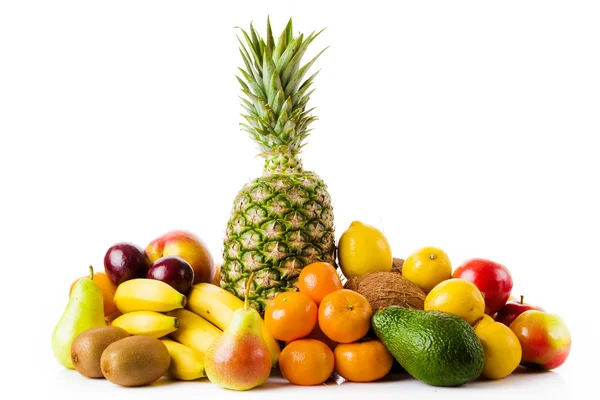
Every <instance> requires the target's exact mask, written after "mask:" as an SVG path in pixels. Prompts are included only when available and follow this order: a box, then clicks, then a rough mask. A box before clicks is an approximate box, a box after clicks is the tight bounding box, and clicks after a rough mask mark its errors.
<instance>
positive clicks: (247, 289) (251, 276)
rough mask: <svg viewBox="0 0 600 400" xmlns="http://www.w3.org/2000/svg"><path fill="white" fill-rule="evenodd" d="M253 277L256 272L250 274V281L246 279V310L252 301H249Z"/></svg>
mask: <svg viewBox="0 0 600 400" xmlns="http://www.w3.org/2000/svg"><path fill="white" fill-rule="evenodd" d="M253 278H254V272H253V273H251V274H250V277H249V278H248V281H246V293H245V294H244V310H247V309H248V308H249V307H250V302H249V301H248V293H249V292H250V284H251V282H252V279H253Z"/></svg>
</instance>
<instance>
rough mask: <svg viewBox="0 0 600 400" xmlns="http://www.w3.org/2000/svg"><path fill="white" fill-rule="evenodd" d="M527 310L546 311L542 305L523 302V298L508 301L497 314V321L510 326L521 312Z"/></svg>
mask: <svg viewBox="0 0 600 400" xmlns="http://www.w3.org/2000/svg"><path fill="white" fill-rule="evenodd" d="M527 310H537V311H544V309H543V308H542V307H538V306H534V305H531V304H527V303H523V299H522V298H521V300H520V301H517V300H513V301H509V302H507V303H506V304H505V305H504V306H502V308H501V309H500V310H498V313H497V314H496V318H495V319H496V322H500V323H502V324H504V325H506V326H510V324H512V322H513V321H514V320H515V319H516V318H517V317H518V316H519V315H521V314H523V313H524V312H525V311H527Z"/></svg>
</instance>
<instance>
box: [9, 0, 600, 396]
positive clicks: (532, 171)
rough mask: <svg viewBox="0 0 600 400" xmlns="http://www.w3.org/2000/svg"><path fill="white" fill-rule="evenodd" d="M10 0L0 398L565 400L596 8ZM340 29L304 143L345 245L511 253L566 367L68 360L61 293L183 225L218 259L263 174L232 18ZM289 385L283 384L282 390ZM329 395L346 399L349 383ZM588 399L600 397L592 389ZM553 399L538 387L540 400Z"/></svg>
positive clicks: (586, 331) (587, 380)
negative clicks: (227, 370)
mask: <svg viewBox="0 0 600 400" xmlns="http://www.w3.org/2000/svg"><path fill="white" fill-rule="evenodd" d="M395 3H396V2H391V1H390V2H383V1H368V2H367V1H363V2H355V1H346V2H333V1H331V2H325V1H309V0H304V1H301V2H300V1H254V2H250V1H221V2H216V1H214V2H201V1H170V2H166V1H165V2H158V1H147V0H146V1H102V2H90V1H39V2H33V1H3V2H2V3H0V4H1V5H0V135H1V141H0V143H1V144H0V167H1V168H0V181H1V193H2V194H1V195H0V202H1V207H0V234H1V238H0V249H1V251H2V266H1V268H2V271H3V279H2V289H1V290H0V296H2V303H0V304H2V305H3V311H4V317H3V318H2V320H3V322H2V329H1V330H0V331H1V335H2V339H3V340H2V343H3V344H2V348H3V349H2V356H3V357H2V359H3V362H2V363H0V365H1V366H0V368H1V370H2V372H3V378H2V380H3V382H7V383H8V386H7V385H6V384H3V385H2V388H1V389H0V390H2V391H4V390H6V391H11V390H13V392H12V393H14V394H17V393H18V394H23V393H28V392H30V391H34V392H36V393H37V395H39V396H42V395H43V396H45V397H47V396H50V397H51V398H60V399H65V398H77V399H80V398H82V396H85V397H86V398H106V397H108V396H110V397H111V398H123V399H125V398H127V399H129V398H161V399H162V398H165V396H168V397H169V398H178V397H185V396H187V397H188V398H189V397H192V396H193V397H194V398H208V397H206V396H219V397H222V396H226V395H228V396H232V397H234V395H236V397H237V398H246V397H248V396H250V397H255V398H264V397H271V398H288V397H290V396H291V397H296V396H297V397H306V396H313V395H317V396H321V395H325V396H333V395H337V396H344V397H346V398H347V397H356V398H365V397H372V396H378V397H381V396H386V395H389V397H392V396H393V397H394V398H401V397H405V396H406V398H408V396H411V397H412V395H418V396H421V397H427V398H428V397H444V398H448V397H452V398H459V397H460V398H475V397H477V398H481V396H485V398H503V399H504V398H507V397H512V398H531V397H532V396H534V397H535V398H542V397H544V398H552V397H555V398H561V399H562V398H567V397H574V396H575V393H576V392H578V391H582V390H584V389H586V388H589V386H590V385H591V384H592V380H593V379H594V377H595V376H596V375H597V373H592V371H593V369H597V368H595V365H597V358H598V356H599V352H598V347H597V340H598V331H597V329H598V322H597V309H598V307H597V305H598V300H597V299H598V295H597V285H598V275H599V274H598V269H599V267H600V261H599V260H600V257H599V255H598V250H599V242H600V241H599V239H600V233H599V226H600V213H599V211H598V205H599V204H600V196H599V194H598V184H599V179H598V174H599V171H600V161H599V159H600V157H599V154H598V145H597V144H596V142H597V141H596V140H594V139H595V138H596V137H597V136H598V133H599V131H600V113H599V110H600V51H599V50H600V23H599V21H600V6H599V3H598V2H596V1H587V2H586V1H502V2H488V1H414V2H397V3H398V4H395ZM267 14H269V15H270V16H271V19H272V23H273V27H274V30H275V32H276V33H279V31H280V30H281V29H283V27H284V26H285V23H286V22H287V19H288V18H289V17H293V19H294V23H295V28H294V30H295V31H296V32H305V33H309V32H311V31H313V30H319V29H321V28H324V27H326V28H327V29H326V30H325V31H324V32H323V33H322V35H321V36H320V37H319V38H318V39H317V40H316V41H315V42H314V44H313V46H312V49H311V50H310V51H309V54H307V58H306V60H308V59H309V58H308V57H309V56H310V55H312V54H315V53H316V52H317V51H318V50H320V49H321V48H323V47H325V46H330V47H329V49H328V50H327V51H326V52H325V53H324V54H323V56H322V57H321V58H320V59H319V61H318V62H317V63H316V66H315V69H316V68H319V69H321V73H320V75H319V76H318V77H317V79H316V83H315V88H316V91H315V93H314V96H313V97H312V99H311V102H310V104H311V105H312V106H315V107H317V108H316V110H315V114H316V115H317V116H318V117H319V120H318V121H317V122H316V123H315V124H314V128H315V130H314V132H313V134H312V135H311V136H310V137H309V139H308V145H307V146H306V147H305V150H304V153H303V160H304V166H305V168H306V169H309V170H314V171H316V172H317V173H318V174H319V175H320V176H321V177H322V178H323V179H324V181H325V182H326V183H327V184H328V187H329V191H330V194H331V196H332V198H333V204H334V213H335V223H336V227H337V230H336V238H339V236H340V235H341V233H342V232H343V231H344V230H345V229H346V228H347V227H348V225H349V224H350V222H351V221H353V220H361V221H363V222H365V223H369V224H372V225H374V226H377V227H379V228H380V229H382V230H383V231H384V232H385V234H386V236H387V237H388V239H389V241H390V242H391V244H392V247H393V252H394V255H395V256H396V257H401V258H405V257H406V256H408V255H409V254H410V253H411V252H413V251H414V250H416V249H418V248H419V247H422V246H427V245H432V246H437V247H440V248H442V249H443V250H445V251H446V252H447V253H448V255H449V256H450V259H451V260H452V263H453V266H454V267H456V266H458V265H459V264H460V263H461V262H463V261H464V260H466V259H468V258H470V257H485V258H490V259H492V260H496V261H498V262H502V263H503V264H505V265H506V266H507V267H508V268H509V269H510V271H511V272H512V275H513V279H514V282H515V285H514V294H516V295H520V294H524V295H525V296H526V298H527V301H528V302H531V303H534V304H537V305H540V306H542V307H544V308H545V309H546V310H547V311H549V312H553V313H557V314H559V315H561V316H562V317H563V319H564V320H565V321H566V322H567V324H568V326H569V328H570V330H571V334H572V337H573V346H572V353H571V356H570V357H569V359H568V360H567V362H566V363H565V364H564V365H563V366H562V367H560V368H559V369H557V370H556V371H554V372H550V373H547V374H541V375H524V374H517V375H514V376H511V377H509V378H507V379H504V380H502V381H496V382H486V383H473V384H470V385H467V386H465V387H463V388H458V389H441V388H434V387H430V386H427V385H424V384H421V383H420V382H418V381H415V380H404V381H400V382H396V381H394V382H389V383H377V384H372V385H355V384H343V385H340V386H336V385H333V386H327V387H325V386H321V387H317V388H298V387H293V386H290V385H278V384H277V381H274V382H273V383H272V384H270V387H271V388H273V387H277V390H256V391H252V392H248V393H246V394H238V393H233V394H232V393H231V392H226V391H223V390H220V389H218V388H217V387H215V386H214V385H211V384H209V383H206V382H204V383H202V382H195V383H178V384H175V385H172V384H161V385H159V386H155V387H149V388H139V389H132V390H131V389H130V390H128V389H123V388H119V387H116V386H114V385H112V384H110V383H109V382H107V381H104V380H102V381H90V380H86V379H84V378H83V377H81V376H79V375H77V374H76V373H75V372H73V371H66V370H64V369H63V368H62V367H61V366H60V365H58V363H57V362H56V361H55V360H54V358H53V356H52V352H51V347H50V338H51V333H52V329H53V328H54V325H55V324H56V322H57V321H58V319H59V318H60V316H61V314H62V311H63V309H64V306H65V305H66V303H67V296H68V290H69V286H70V284H71V282H72V281H73V280H74V279H76V278H77V277H79V276H81V275H85V274H86V272H87V267H88V265H89V264H92V265H94V266H95V267H96V268H97V269H102V258H103V256H104V252H105V251H106V249H107V248H108V247H109V246H110V245H112V244H113V243H116V242H118V241H131V242H136V243H138V244H140V245H141V246H145V245H146V244H147V242H149V241H150V240H151V239H153V238H155V237H157V236H159V235H161V234H162V233H164V232H166V231H168V230H171V229H176V228H177V229H187V230H191V231H193V232H195V233H196V234H198V235H199V236H200V237H202V238H203V239H204V240H205V241H206V242H207V243H208V245H209V246H210V249H211V250H212V252H213V254H214V256H215V258H219V257H220V252H221V242H222V238H223V232H224V229H225V225H226V222H227V219H228V216H229V212H230V207H231V203H232V201H233V198H234V197H235V194H236V193H237V191H238V190H239V189H240V188H241V186H242V185H243V184H244V183H245V182H246V181H248V180H249V179H252V178H254V177H256V176H258V175H260V174H261V172H262V162H261V160H260V159H259V158H257V157H255V156H256V154H257V148H256V147H255V146H254V145H253V143H252V142H251V140H250V139H249V137H248V136H247V135H246V134H245V133H244V132H242V131H240V129H239V125H238V124H239V123H240V122H241V121H242V119H241V117H240V116H239V113H240V112H241V107H240V105H239V99H238V95H239V94H240V91H239V85H238V83H237V81H236V79H235V77H234V75H235V74H236V72H237V70H236V69H237V67H238V66H241V65H242V60H241V58H240V56H239V53H238V44H237V39H236V34H238V33H239V31H238V30H236V29H235V26H242V27H244V28H248V26H249V23H250V22H251V21H254V22H255V24H256V28H257V29H258V30H259V32H261V34H264V32H265V22H266V16H267ZM278 386H281V387H278ZM336 390H337V391H336ZM592 390H594V389H592ZM538 396H539V397H538Z"/></svg>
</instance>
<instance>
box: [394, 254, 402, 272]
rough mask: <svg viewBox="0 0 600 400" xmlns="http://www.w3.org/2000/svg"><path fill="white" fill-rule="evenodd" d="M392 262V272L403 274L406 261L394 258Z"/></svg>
mask: <svg viewBox="0 0 600 400" xmlns="http://www.w3.org/2000/svg"><path fill="white" fill-rule="evenodd" d="M392 260H393V261H392V272H397V273H399V274H401V273H402V266H403V265H404V260H403V259H401V258H396V257H394V258H393V259H392Z"/></svg>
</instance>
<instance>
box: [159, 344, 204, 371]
mask: <svg viewBox="0 0 600 400" xmlns="http://www.w3.org/2000/svg"><path fill="white" fill-rule="evenodd" d="M160 341H161V342H163V343H164V344H165V346H167V350H169V354H170V355H171V365H170V366H169V375H170V376H171V377H172V378H174V379H178V380H180V381H193V380H195V379H200V378H204V377H205V376H206V372H205V371H204V353H202V352H200V351H198V350H196V349H192V348H191V347H188V346H186V345H184V344H181V343H178V342H175V341H173V340H171V339H164V338H163V339H160Z"/></svg>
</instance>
